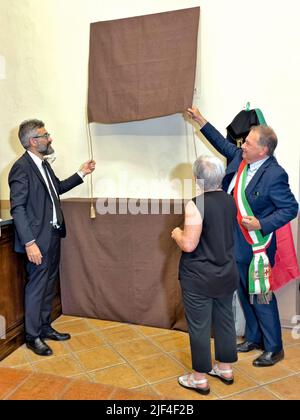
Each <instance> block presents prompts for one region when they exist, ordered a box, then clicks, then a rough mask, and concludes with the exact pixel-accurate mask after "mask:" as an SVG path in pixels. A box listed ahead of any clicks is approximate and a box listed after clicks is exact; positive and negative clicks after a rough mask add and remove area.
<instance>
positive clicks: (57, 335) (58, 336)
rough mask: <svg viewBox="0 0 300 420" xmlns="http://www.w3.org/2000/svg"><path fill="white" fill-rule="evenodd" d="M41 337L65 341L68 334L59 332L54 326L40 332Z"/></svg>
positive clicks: (68, 336) (68, 337)
mask: <svg viewBox="0 0 300 420" xmlns="http://www.w3.org/2000/svg"><path fill="white" fill-rule="evenodd" d="M41 338H42V339H43V340H54V341H66V340H70V338H71V336H70V334H64V333H59V332H58V331H55V329H54V328H49V329H48V330H47V331H45V332H42V334H41Z"/></svg>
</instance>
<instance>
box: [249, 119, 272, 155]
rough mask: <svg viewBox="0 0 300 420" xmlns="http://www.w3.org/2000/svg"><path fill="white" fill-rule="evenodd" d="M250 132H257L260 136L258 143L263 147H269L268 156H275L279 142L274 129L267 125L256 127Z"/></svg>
mask: <svg viewBox="0 0 300 420" xmlns="http://www.w3.org/2000/svg"><path fill="white" fill-rule="evenodd" d="M250 131H255V132H257V133H258V135H259V140H258V143H259V145H260V146H262V147H264V146H265V147H267V149H268V155H269V156H273V154H274V151H275V149H276V146H277V143H278V140H277V136H276V134H275V132H274V130H273V128H271V127H269V126H267V125H256V126H254V127H252V128H251V130H250Z"/></svg>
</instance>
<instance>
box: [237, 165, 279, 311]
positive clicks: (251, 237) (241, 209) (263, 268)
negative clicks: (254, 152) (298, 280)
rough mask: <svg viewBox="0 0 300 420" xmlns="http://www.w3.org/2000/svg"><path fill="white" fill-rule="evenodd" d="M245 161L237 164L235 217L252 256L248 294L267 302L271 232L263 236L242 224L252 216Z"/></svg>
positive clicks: (269, 286)
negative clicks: (249, 246) (248, 197)
mask: <svg viewBox="0 0 300 420" xmlns="http://www.w3.org/2000/svg"><path fill="white" fill-rule="evenodd" d="M247 172H248V168H247V163H246V162H245V161H244V160H243V161H242V162H241V164H240V166H239V169H238V173H237V179H236V184H235V189H234V199H235V202H236V205H237V209H238V214H237V219H238V223H239V225H240V228H241V231H242V233H243V235H244V237H245V239H246V241H247V242H248V243H249V244H250V245H251V247H252V251H253V258H252V261H251V263H250V267H249V294H250V296H251V298H252V300H253V296H254V295H257V296H258V301H259V302H260V303H269V301H270V298H271V297H272V293H270V292H271V291H272V284H271V283H272V269H271V266H270V262H269V258H268V256H267V253H266V249H267V247H268V246H269V245H270V242H271V239H272V235H273V233H270V234H269V235H266V236H263V235H262V234H261V232H260V231H259V230H251V231H248V230H247V229H245V228H244V227H243V225H242V219H243V217H245V216H254V214H253V212H252V210H251V207H250V205H249V203H248V200H247V198H246V194H245V189H246V178H247Z"/></svg>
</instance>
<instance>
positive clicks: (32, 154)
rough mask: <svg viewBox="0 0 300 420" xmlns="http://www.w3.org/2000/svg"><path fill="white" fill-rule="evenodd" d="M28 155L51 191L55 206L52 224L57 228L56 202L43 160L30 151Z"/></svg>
mask: <svg viewBox="0 0 300 420" xmlns="http://www.w3.org/2000/svg"><path fill="white" fill-rule="evenodd" d="M27 153H28V154H29V156H30V157H31V158H32V160H33V161H34V163H35V164H36V166H37V167H38V170H39V171H40V173H41V175H42V177H43V180H44V182H45V184H46V185H47V188H48V191H49V195H50V198H51V201H52V204H53V206H52V207H53V216H52V224H53V226H55V225H56V224H57V216H56V210H55V205H54V202H53V198H52V195H51V192H50V189H49V184H48V180H47V178H46V174H45V170H44V168H43V166H42V163H43V160H42V159H40V158H39V157H38V156H37V155H35V154H34V153H32V152H30V151H29V150H27ZM48 175H49V179H50V182H51V184H52V187H53V190H54V192H55V194H56V195H57V193H56V189H55V187H54V185H53V182H52V179H51V176H50V174H49V172H48Z"/></svg>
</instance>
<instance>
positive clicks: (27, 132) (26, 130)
mask: <svg viewBox="0 0 300 420" xmlns="http://www.w3.org/2000/svg"><path fill="white" fill-rule="evenodd" d="M43 127H45V124H44V123H43V121H40V120H26V121H23V122H22V124H20V127H19V133H18V135H19V139H20V142H21V144H22V146H23V147H24V149H26V150H27V149H28V148H29V140H30V138H31V137H34V136H36V135H37V130H38V129H39V128H43Z"/></svg>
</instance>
